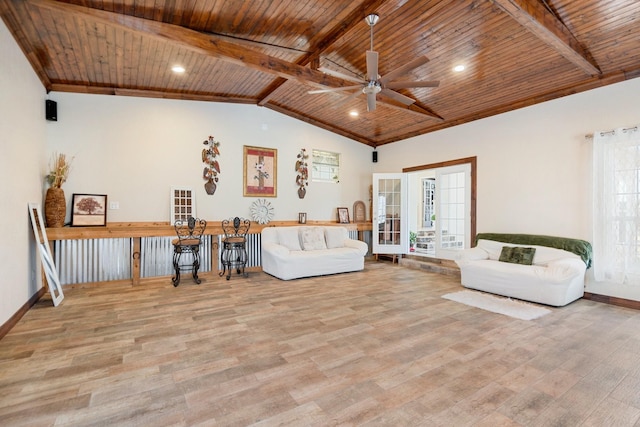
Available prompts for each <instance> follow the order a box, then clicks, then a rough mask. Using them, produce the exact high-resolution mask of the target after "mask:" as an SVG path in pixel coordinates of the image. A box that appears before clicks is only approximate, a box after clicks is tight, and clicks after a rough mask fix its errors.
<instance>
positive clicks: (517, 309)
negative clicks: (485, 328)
mask: <svg viewBox="0 0 640 427" xmlns="http://www.w3.org/2000/svg"><path fill="white" fill-rule="evenodd" d="M442 298H445V299H448V300H451V301H456V302H459V303H462V304H466V305H470V306H471V307H476V308H481V309H483V310H487V311H491V312H493V313H499V314H504V315H506V316H511V317H515V318H516V319H522V320H533V319H537V318H538V317H542V316H544V315H545V314H549V313H551V310H549V309H546V308H544V307H540V306H537V305H533V304H528V303H526V302H522V301H519V300H513V299H511V298H505V297H498V296H493V295H489V294H485V293H483V292H477V291H460V292H454V293H451V294H446V295H442Z"/></svg>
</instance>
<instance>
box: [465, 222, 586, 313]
mask: <svg viewBox="0 0 640 427" xmlns="http://www.w3.org/2000/svg"><path fill="white" fill-rule="evenodd" d="M496 236H497V237H496ZM500 236H502V238H503V240H507V242H502V241H499V240H497V239H499V238H500ZM513 236H516V237H517V238H513ZM483 237H486V238H483ZM491 239H496V240H491ZM509 241H511V242H509ZM514 241H515V243H513V242H514ZM530 242H531V243H538V244H529V243H530ZM546 245H550V246H556V247H549V246H546ZM505 246H507V247H520V248H522V247H527V248H535V254H534V256H533V260H532V261H533V262H532V264H531V265H522V264H518V263H513V262H504V261H500V255H501V253H502V254H503V257H504V252H503V247H505ZM560 248H563V249H560ZM504 258H506V257H504ZM512 261H513V260H512ZM456 263H457V264H458V266H459V267H460V274H461V282H462V285H463V286H464V287H466V288H471V289H477V290H480V291H485V292H490V293H493V294H498V295H503V296H507V297H513V298H517V299H521V300H526V301H532V302H537V303H541V304H547V305H551V306H556V307H560V306H564V305H567V304H569V303H570V302H572V301H575V300H577V299H579V298H581V297H582V296H583V295H584V280H585V279H584V278H585V272H586V269H587V268H588V266H590V264H591V245H590V244H589V243H588V242H585V241H583V240H576V239H566V238H557V237H551V236H536V235H516V234H514V235H506V234H505V235H496V234H491V235H490V234H489V233H487V234H486V235H485V236H483V235H482V234H479V235H478V238H477V245H476V247H474V248H471V249H465V250H463V251H461V253H460V254H459V256H458V258H457V259H456Z"/></svg>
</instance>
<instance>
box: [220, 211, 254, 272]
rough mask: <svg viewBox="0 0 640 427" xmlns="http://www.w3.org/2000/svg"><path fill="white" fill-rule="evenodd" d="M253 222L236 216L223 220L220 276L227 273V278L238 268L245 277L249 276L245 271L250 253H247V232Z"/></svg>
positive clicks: (237, 270)
mask: <svg viewBox="0 0 640 427" xmlns="http://www.w3.org/2000/svg"><path fill="white" fill-rule="evenodd" d="M250 226H251V222H250V221H249V220H247V219H243V218H239V217H235V218H233V219H225V220H224V221H222V230H223V231H224V237H223V238H222V252H221V253H220V264H222V267H223V269H222V271H221V272H220V273H219V274H220V277H222V276H224V275H225V274H226V276H227V280H229V279H230V278H231V272H232V271H233V270H236V272H237V273H238V274H242V276H243V277H248V274H247V273H246V272H245V267H246V266H247V260H248V259H249V254H248V253H247V233H248V232H249V227H250Z"/></svg>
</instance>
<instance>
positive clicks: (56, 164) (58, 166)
mask: <svg viewBox="0 0 640 427" xmlns="http://www.w3.org/2000/svg"><path fill="white" fill-rule="evenodd" d="M72 160H73V159H72ZM49 169H50V170H49V174H48V175H47V176H46V180H47V183H48V184H49V185H50V186H51V187H52V188H60V187H62V184H64V183H65V182H66V181H67V178H68V177H69V171H70V170H71V161H70V160H67V156H66V155H64V154H62V153H60V154H58V153H54V154H53V157H52V159H51V163H50V164H49Z"/></svg>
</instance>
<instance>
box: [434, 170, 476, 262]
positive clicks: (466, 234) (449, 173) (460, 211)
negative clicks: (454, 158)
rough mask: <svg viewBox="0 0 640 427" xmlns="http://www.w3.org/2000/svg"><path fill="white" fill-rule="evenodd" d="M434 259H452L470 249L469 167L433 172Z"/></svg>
mask: <svg viewBox="0 0 640 427" xmlns="http://www.w3.org/2000/svg"><path fill="white" fill-rule="evenodd" d="M435 210H436V221H435V231H436V238H435V242H436V244H435V249H436V258H441V259H454V258H455V256H456V254H457V253H458V252H459V251H460V250H462V249H464V248H468V247H470V240H471V167H470V165H469V164H462V165H455V166H448V167H443V168H438V169H436V191H435Z"/></svg>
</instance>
